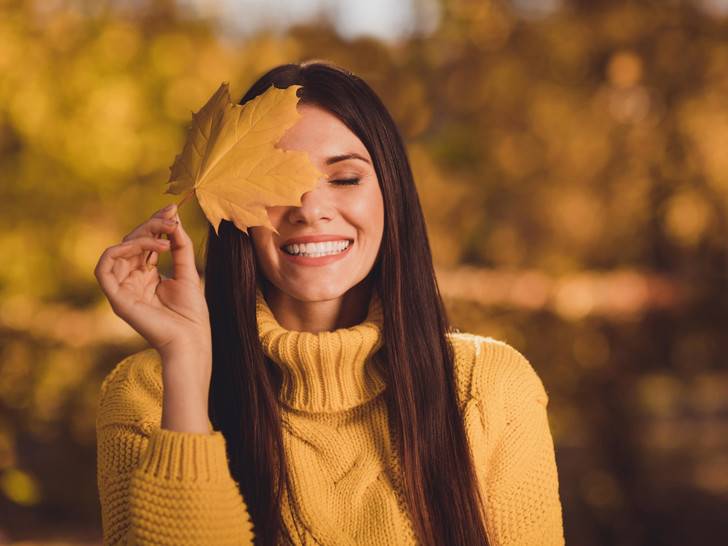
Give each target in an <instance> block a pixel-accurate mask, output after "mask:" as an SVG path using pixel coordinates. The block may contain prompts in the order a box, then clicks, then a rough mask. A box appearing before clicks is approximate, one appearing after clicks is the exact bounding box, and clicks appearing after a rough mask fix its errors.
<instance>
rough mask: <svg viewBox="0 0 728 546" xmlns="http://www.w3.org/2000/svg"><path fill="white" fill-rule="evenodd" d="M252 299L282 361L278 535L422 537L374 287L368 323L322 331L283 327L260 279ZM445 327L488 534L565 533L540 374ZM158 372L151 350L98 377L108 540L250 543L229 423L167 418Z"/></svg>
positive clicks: (325, 539) (381, 543) (523, 544)
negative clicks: (187, 425)
mask: <svg viewBox="0 0 728 546" xmlns="http://www.w3.org/2000/svg"><path fill="white" fill-rule="evenodd" d="M256 307H257V316H258V319H257V320H258V330H259V335H260V341H261V344H262V347H263V349H264V351H265V353H266V354H267V355H268V356H269V357H270V358H271V359H272V360H273V361H275V362H276V363H278V365H280V368H281V370H282V373H283V384H282V386H281V391H280V394H279V401H280V406H281V419H282V425H283V435H284V437H283V440H284V447H285V451H286V454H285V456H286V461H287V467H288V472H289V485H288V487H287V488H286V489H285V490H284V498H283V504H282V508H281V509H282V515H283V521H284V530H283V533H282V539H281V544H286V543H290V542H292V543H293V544H301V545H309V544H323V545H326V546H339V545H360V544H362V545H363V544H367V545H376V546H386V545H406V544H415V540H414V538H413V532H412V527H411V522H410V519H409V517H408V515H407V512H406V509H405V505H404V500H403V494H402V482H401V474H400V467H399V464H398V461H397V457H395V455H394V453H395V450H394V449H393V446H392V445H391V443H390V435H389V431H388V428H387V411H386V405H385V403H384V398H383V396H382V391H383V390H384V389H385V387H386V385H385V382H384V380H383V378H382V377H381V376H380V375H379V374H378V372H377V370H376V367H375V366H373V365H372V363H373V359H374V358H377V357H378V354H377V350H378V349H379V348H380V347H381V344H382V330H381V328H382V316H383V315H382V308H381V301H380V300H379V298H378V297H377V296H376V295H375V296H374V297H373V298H372V300H371V302H370V305H369V311H368V315H367V317H366V320H365V321H363V322H362V323H361V324H358V325H355V326H353V327H350V328H341V329H338V330H335V331H332V332H320V333H312V332H297V331H291V330H286V329H284V328H283V327H282V326H281V325H280V324H279V323H278V322H277V321H276V319H275V317H274V316H273V314H272V312H271V310H270V308H269V307H268V305H267V303H266V301H265V299H264V297H263V295H262V293H261V292H260V290H258V293H257V305H256ZM448 335H449V339H450V340H451V342H452V344H453V348H454V351H455V355H456V382H457V386H458V398H459V403H460V408H461V411H462V418H463V420H464V422H465V428H466V431H467V436H468V440H469V444H470V447H471V452H472V455H473V457H474V461H475V465H476V468H477V473H478V482H479V485H480V487H481V491H482V492H483V493H484V498H485V504H486V506H485V515H486V516H485V517H486V527H487V531H488V539H489V542H490V544H491V545H492V546H499V545H506V544H508V545H517V546H529V545H544V546H546V545H548V546H551V545H560V544H564V537H563V527H562V511H561V503H560V499H559V487H558V476H557V468H556V461H555V456H554V447H553V440H552V436H551V432H550V429H549V422H548V417H547V412H546V406H547V402H548V396H547V394H546V391H545V390H544V387H543V384H542V382H541V380H540V379H539V377H538V375H537V374H536V372H535V371H534V369H533V368H532V367H531V365H530V364H529V362H528V361H527V360H526V359H525V358H524V357H523V356H522V355H521V354H520V353H519V352H518V351H516V350H515V349H514V348H512V347H511V346H510V345H508V344H506V343H504V342H501V341H496V340H494V339H492V338H487V337H482V336H477V335H472V334H466V333H451V334H448ZM161 378H162V375H161V360H160V357H159V354H158V353H157V352H156V351H155V350H154V349H146V350H143V351H140V352H137V353H135V354H133V355H131V356H129V357H127V358H125V359H124V360H122V361H121V362H119V363H118V364H117V365H116V366H115V367H114V368H113V370H111V372H109V374H108V375H107V376H106V378H105V379H104V381H103V383H102V385H101V391H100V397H99V407H98V414H97V420H96V432H97V455H98V462H97V483H98V490H99V498H100V501H101V515H102V526H103V536H104V544H145V545H146V544H149V545H151V544H155V545H156V544H159V545H167V544H169V545H173V544H174V545H183V544H189V545H193V544H194V545H215V546H225V545H250V544H252V540H253V529H252V523H251V521H250V518H249V514H248V512H247V509H246V505H245V501H244V500H243V498H242V497H241V495H240V493H239V491H238V488H237V485H236V483H235V482H234V480H233V479H232V477H231V474H230V471H229V469H228V461H227V456H226V451H225V438H224V436H223V435H222V433H221V432H220V431H216V430H214V429H213V427H212V424H211V423H210V433H209V434H202V433H182V432H175V431H171V430H166V429H162V428H160V423H161V415H162V393H163V384H162V379H161ZM241 426H244V424H243V423H241ZM286 537H291V538H290V539H287V538H286Z"/></svg>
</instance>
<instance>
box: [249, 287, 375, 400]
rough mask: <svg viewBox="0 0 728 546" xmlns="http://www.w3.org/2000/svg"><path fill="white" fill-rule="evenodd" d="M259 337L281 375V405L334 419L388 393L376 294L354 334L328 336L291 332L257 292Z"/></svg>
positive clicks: (349, 331)
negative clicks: (377, 359) (379, 358)
mask: <svg viewBox="0 0 728 546" xmlns="http://www.w3.org/2000/svg"><path fill="white" fill-rule="evenodd" d="M256 316H257V322H258V335H259V337H260V341H261V344H262V347H263V352H264V353H265V354H266V355H267V356H268V357H269V358H270V359H271V360H272V361H273V362H275V363H276V364H278V367H279V368H280V369H281V372H282V377H283V382H282V384H281V390H280V393H279V397H278V398H279V401H280V402H281V403H282V404H283V405H285V406H287V407H288V408H291V409H294V410H300V411H306V412H316V413H333V412H337V411H343V410H347V409H351V408H353V407H355V406H359V405H361V404H364V403H365V402H367V401H369V400H371V399H372V398H374V397H376V396H377V395H378V394H379V393H381V392H382V391H383V390H384V388H385V385H386V384H385V382H384V378H383V377H382V376H381V374H380V373H379V371H378V370H377V368H376V366H375V363H374V360H373V358H372V357H374V355H375V353H376V352H377V350H378V349H379V348H380V347H381V346H382V343H383V337H382V327H383V323H384V321H383V312H382V304H381V300H380V298H379V295H378V294H377V293H376V290H375V291H373V292H372V298H371V300H370V302H369V308H368V311H367V316H366V318H365V319H364V321H363V322H361V323H359V324H356V325H354V326H351V327H349V328H337V329H336V330H332V331H326V332H317V333H314V332H305V331H296V330H287V329H286V328H284V327H283V326H281V325H280V323H279V322H278V321H277V320H276V318H275V316H274V315H273V312H272V311H271V309H270V307H269V306H268V302H267V301H266V300H265V297H264V296H263V292H262V291H261V289H260V287H258V288H257V290H256Z"/></svg>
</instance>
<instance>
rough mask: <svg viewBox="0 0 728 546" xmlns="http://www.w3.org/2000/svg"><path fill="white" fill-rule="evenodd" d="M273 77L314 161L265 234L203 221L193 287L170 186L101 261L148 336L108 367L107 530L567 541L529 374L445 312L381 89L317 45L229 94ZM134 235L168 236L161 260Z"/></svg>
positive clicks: (109, 291) (155, 241) (145, 535)
mask: <svg viewBox="0 0 728 546" xmlns="http://www.w3.org/2000/svg"><path fill="white" fill-rule="evenodd" d="M271 84H274V85H275V86H276V87H279V88H286V87H288V86H289V85H293V84H297V85H302V86H303V87H302V88H301V89H300V90H299V94H300V97H301V98H300V102H299V104H298V109H299V112H300V113H301V114H302V117H301V119H300V120H299V121H298V122H297V123H296V124H295V125H294V126H293V127H291V128H290V129H289V130H288V132H286V134H285V135H284V137H283V138H282V139H281V140H280V142H279V143H278V146H279V147H281V148H283V149H292V150H293V149H295V150H304V151H306V152H308V154H309V157H310V159H311V160H312V161H313V162H314V164H315V165H316V166H317V167H318V168H319V169H320V170H321V171H322V172H324V173H326V174H327V175H328V177H327V178H322V179H321V180H319V181H318V185H317V186H316V187H315V189H314V190H312V191H310V192H307V193H305V194H304V195H303V196H302V199H301V206H299V207H293V206H290V207H289V206H286V207H283V206H277V207H270V208H268V214H269V217H270V219H271V222H272V224H273V225H274V226H275V227H276V230H277V231H278V234H276V233H274V232H273V231H271V230H268V229H266V228H263V227H251V228H250V229H249V233H250V236H248V235H246V234H244V233H242V232H240V231H238V230H237V229H236V228H235V227H234V225H233V224H232V223H230V222H227V221H223V222H222V224H221V225H220V229H219V236H218V235H216V234H215V233H214V230H213V228H212V226H209V231H208V241H207V248H206V265H205V284H204V291H203V289H202V288H201V283H200V278H199V276H198V273H197V270H196V268H195V260H194V250H193V246H192V242H191V241H190V238H189V237H188V235H187V233H186V232H185V229H184V227H183V226H182V224H181V223H180V222H179V216H178V215H177V212H176V208H175V207H174V206H171V207H167V208H166V209H163V210H161V211H158V212H157V213H155V214H154V215H153V216H152V217H151V218H150V219H149V220H147V221H146V222H144V223H142V224H141V225H139V226H138V227H137V228H136V229H134V230H133V231H132V232H130V233H129V234H128V235H127V236H126V237H124V242H123V243H121V244H119V245H114V246H112V247H109V248H108V249H106V251H105V252H104V253H103V255H102V256H101V258H100V260H99V263H98V265H97V267H96V271H95V274H96V276H97V279H98V281H99V283H100V285H101V287H102V289H103V291H104V293H105V294H106V296H107V297H108V299H109V301H110V302H111V305H112V308H113V309H114V311H115V312H116V313H117V314H118V315H119V316H120V317H121V318H123V319H124V320H125V321H127V322H128V323H129V324H130V325H131V326H132V327H134V328H135V329H136V330H137V331H138V332H139V333H140V334H141V335H142V336H143V337H144V338H145V339H146V340H147V341H148V342H149V344H150V346H151V347H150V348H149V349H146V350H144V351H141V352H139V353H136V354H134V355H131V356H130V357H128V358H126V359H124V360H123V361H121V362H120V363H118V364H117V365H116V367H115V368H114V369H113V370H112V371H111V372H110V373H109V374H108V376H107V377H106V378H105V379H104V381H103V384H102V386H101V396H100V403H99V414H98V419H97V435H98V438H97V440H98V485H99V495H100V500H101V506H102V522H103V529H104V539H105V543H110V544H113V543H117V542H120V543H125V542H126V541H130V542H133V543H135V544H136V543H138V544H216V545H223V544H241V545H242V544H251V543H252V541H253V540H254V539H253V536H255V543H256V544H324V545H339V544H351V545H353V544H373V545H374V544H376V545H385V544H432V545H435V544H437V545H469V546H470V545H476V544H477V545H480V544H491V545H502V544H517V545H530V544H540V545H546V544H548V545H551V544H563V532H562V516H561V504H560V500H559V493H558V479H557V469H556V463H555V457H554V449H553V441H552V437H551V434H550V430H549V424H548V418H547V412H546V406H547V401H548V397H547V395H546V392H545V390H544V387H543V384H542V382H541V381H540V379H539V377H538V375H537V374H536V372H535V371H534V370H533V368H532V367H531V365H530V364H529V363H528V361H527V360H526V359H525V358H524V357H523V356H522V355H521V354H520V353H519V352H518V351H516V350H515V349H514V348H512V347H510V346H509V345H507V344H505V343H503V342H499V341H496V340H493V339H491V338H485V337H482V336H477V335H471V334H464V333H456V332H454V331H451V329H450V328H449V326H448V322H447V318H446V315H445V310H444V307H443V304H442V300H441V298H440V294H439V292H438V288H437V284H436V281H435V276H434V270H433V266H432V256H431V253H430V247H429V243H428V239H427V233H426V228H425V223H424V220H423V215H422V210H421V208H420V203H419V200H418V197H417V192H416V189H415V185H414V182H413V178H412V173H411V170H410V166H409V162H408V159H407V156H406V152H405V147H404V144H403V142H402V139H401V137H400V135H399V133H398V131H397V128H396V126H395V124H394V122H393V120H392V118H391V117H390V115H389V114H388V112H387V110H386V109H385V107H384V105H383V104H382V103H381V101H380V100H379V98H378V97H377V96H376V95H375V93H374V92H373V91H372V90H371V89H370V88H369V87H368V86H367V84H366V83H365V82H363V81H362V80H361V79H360V78H358V77H356V76H354V75H353V74H351V73H350V72H348V71H346V70H343V69H341V68H338V67H336V66H333V65H331V64H329V63H324V62H308V63H303V64H300V65H293V64H291V65H283V66H280V67H277V68H275V69H273V70H271V71H270V72H268V73H267V74H265V75H264V76H262V77H261V78H260V79H259V80H258V81H257V82H256V83H255V84H254V85H253V86H252V87H251V89H250V90H249V91H248V92H247V93H246V94H245V96H244V97H243V98H242V100H241V101H240V103H241V104H243V103H245V102H247V101H248V100H250V99H252V98H254V97H255V96H257V95H259V94H261V93H263V92H264V91H265V90H266V89H267V88H269V87H270V85H271ZM160 234H166V235H167V236H168V241H167V240H164V239H159V238H156V236H158V235H160ZM322 240H323V241H329V243H325V244H320V242H321V241H322ZM317 242H318V243H319V244H317ZM148 251H151V252H152V260H151V263H152V264H156V263H157V259H158V254H159V253H160V252H166V251H170V252H171V256H172V262H173V267H174V272H173V276H172V277H171V278H169V279H167V278H164V279H162V278H160V276H159V274H158V272H157V269H156V267H152V268H150V269H149V270H147V268H146V267H145V265H144V264H145V255H146V252H148Z"/></svg>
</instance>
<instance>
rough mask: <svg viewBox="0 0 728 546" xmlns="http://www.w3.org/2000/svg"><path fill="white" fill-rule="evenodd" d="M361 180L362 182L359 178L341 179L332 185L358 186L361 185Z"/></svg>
mask: <svg viewBox="0 0 728 546" xmlns="http://www.w3.org/2000/svg"><path fill="white" fill-rule="evenodd" d="M359 180H360V179H359V178H339V179H337V180H332V181H331V183H332V184H338V185H340V186H348V185H351V186H355V185H356V184H358V183H359Z"/></svg>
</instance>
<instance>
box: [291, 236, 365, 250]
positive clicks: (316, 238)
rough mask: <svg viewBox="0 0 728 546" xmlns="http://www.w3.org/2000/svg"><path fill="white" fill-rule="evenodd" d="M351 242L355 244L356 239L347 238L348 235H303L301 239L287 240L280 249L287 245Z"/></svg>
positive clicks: (292, 238)
mask: <svg viewBox="0 0 728 546" xmlns="http://www.w3.org/2000/svg"><path fill="white" fill-rule="evenodd" d="M342 240H344V241H351V242H354V239H352V238H351V237H347V236H346V235H325V234H321V235H303V236H301V237H291V238H290V239H286V240H285V241H283V243H281V246H280V248H283V247H284V246H287V245H293V244H298V245H300V244H305V243H323V242H325V241H342Z"/></svg>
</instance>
